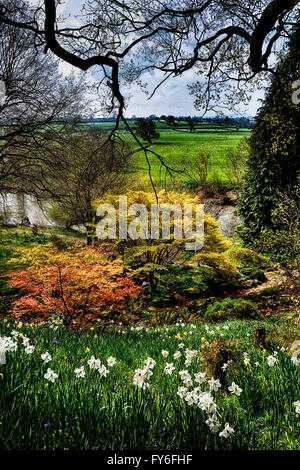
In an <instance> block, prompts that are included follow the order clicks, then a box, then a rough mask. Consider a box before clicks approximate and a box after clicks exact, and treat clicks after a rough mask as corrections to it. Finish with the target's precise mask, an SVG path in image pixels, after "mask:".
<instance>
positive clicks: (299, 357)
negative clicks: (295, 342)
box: [291, 348, 300, 366]
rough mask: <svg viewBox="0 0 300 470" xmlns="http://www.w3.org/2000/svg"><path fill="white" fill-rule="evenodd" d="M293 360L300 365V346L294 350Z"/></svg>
mask: <svg viewBox="0 0 300 470" xmlns="http://www.w3.org/2000/svg"><path fill="white" fill-rule="evenodd" d="M291 361H292V363H293V364H295V366H298V365H299V364H300V348H298V349H296V351H294V352H293V354H292V357H291Z"/></svg>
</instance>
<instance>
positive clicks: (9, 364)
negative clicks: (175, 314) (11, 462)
mask: <svg viewBox="0 0 300 470" xmlns="http://www.w3.org/2000/svg"><path fill="white" fill-rule="evenodd" d="M258 326H264V327H265V328H266V331H267V337H268V340H269V341H268V346H267V350H262V349H260V348H257V347H255V346H254V344H253V339H254V331H255V328H256V327H258ZM0 336H2V341H4V342H5V341H6V344H7V345H8V346H7V350H8V352H6V353H5V354H6V364H1V363H0V385H1V386H0V409H1V410H2V411H1V419H0V448H1V449H2V450H5V449H8V450H9V449H14V450H17V449H31V450H35V449H44V450H47V449H51V450H53V449H71V450H73V449H77V450H78V449H90V450H91V449H99V450H127V449H130V450H133V449H136V450H143V449H149V450H154V449H164V450H179V449H180V450H184V449H188V450H190V451H191V450H195V449H202V450H204V449H210V450H213V449H215V450H219V449H223V450H229V449H238V450H250V449H263V450H270V449H281V448H283V449H285V450H289V449H297V448H299V444H300V434H299V432H300V427H299V424H300V423H299V414H297V413H299V405H300V403H299V401H298V400H299V394H298V385H297V384H299V367H298V368H297V366H296V364H295V361H294V360H293V361H292V358H293V356H292V353H291V351H290V349H289V347H290V343H291V341H293V338H294V339H295V338H296V337H297V336H298V337H299V325H296V324H295V323H292V322H291V321H281V322H280V321H278V320H277V321H276V322H275V321H272V319H269V320H264V321H260V322H253V321H229V322H226V324H225V323H224V324H219V325H205V324H202V325H193V324H183V323H182V324H177V325H171V326H168V327H156V328H145V327H144V328H142V327H139V328H134V327H124V326H122V325H118V326H112V327H111V328H106V329H105V330H96V329H94V328H92V329H90V330H89V331H85V332H82V331H73V332H72V331H67V330H66V329H64V328H62V327H57V328H56V327H55V328H54V329H51V328H41V327H36V326H33V325H27V326H26V325H22V324H19V323H14V322H12V321H10V320H7V321H6V322H3V323H1V324H0ZM5 338H6V339H5ZM278 338H281V339H280V340H278ZM235 340H238V341H239V343H237V344H236V345H235V346H234V343H233V342H234V341H235ZM216 341H217V342H218V341H226V342H231V344H232V345H233V346H232V354H231V355H230V361H228V362H227V369H226V376H225V381H224V383H223V385H222V386H219V383H218V382H214V381H211V380H209V374H208V369H207V367H206V366H205V363H206V362H205V361H206V359H205V357H206V358H207V355H208V356H209V358H210V359H209V362H210V361H212V362H213V360H214V359H213V358H214V355H215V354H216ZM286 343H287V344H288V347H287V344H286ZM282 348H284V349H282ZM163 351H165V352H163ZM46 352H48V356H47V355H46V356H42V355H44V354H45V353H46ZM174 354H175V357H174ZM49 355H50V356H49ZM92 356H93V357H94V360H93V359H92ZM109 358H110V359H109ZM91 359H92V360H91ZM95 359H96V362H95ZM97 360H98V362H97ZM88 361H89V362H88ZM2 362H3V361H2ZM212 362H210V363H212ZM167 364H169V366H168V365H167ZM170 364H172V366H170ZM49 369H50V371H49ZM51 371H53V372H54V374H53V373H52V372H51ZM199 373H200V374H199ZM205 373H206V375H205ZM197 374H198V375H197ZM203 374H204V375H203ZM232 382H234V383H235V384H237V385H238V389H236V392H234V391H232V387H231V386H232ZM227 423H228V425H229V428H228V425H227ZM224 429H225V431H224ZM226 429H227V431H226Z"/></svg>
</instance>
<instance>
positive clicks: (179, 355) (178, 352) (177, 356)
mask: <svg viewBox="0 0 300 470" xmlns="http://www.w3.org/2000/svg"><path fill="white" fill-rule="evenodd" d="M173 357H174V359H175V360H176V359H179V358H180V357H181V352H180V351H176V352H175V353H174V354H173Z"/></svg>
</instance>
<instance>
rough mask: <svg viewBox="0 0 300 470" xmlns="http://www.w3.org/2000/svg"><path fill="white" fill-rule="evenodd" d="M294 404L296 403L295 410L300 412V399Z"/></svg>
mask: <svg viewBox="0 0 300 470" xmlns="http://www.w3.org/2000/svg"><path fill="white" fill-rule="evenodd" d="M293 405H294V407H295V408H296V410H295V411H296V413H297V414H300V400H298V401H294V403H293Z"/></svg>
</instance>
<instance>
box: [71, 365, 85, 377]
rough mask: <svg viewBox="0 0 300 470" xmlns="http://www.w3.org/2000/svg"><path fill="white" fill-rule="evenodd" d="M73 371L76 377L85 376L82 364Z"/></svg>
mask: <svg viewBox="0 0 300 470" xmlns="http://www.w3.org/2000/svg"><path fill="white" fill-rule="evenodd" d="M74 372H75V374H76V377H81V378H82V379H84V378H85V370H84V366H82V367H79V368H78V369H75V370H74Z"/></svg>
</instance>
